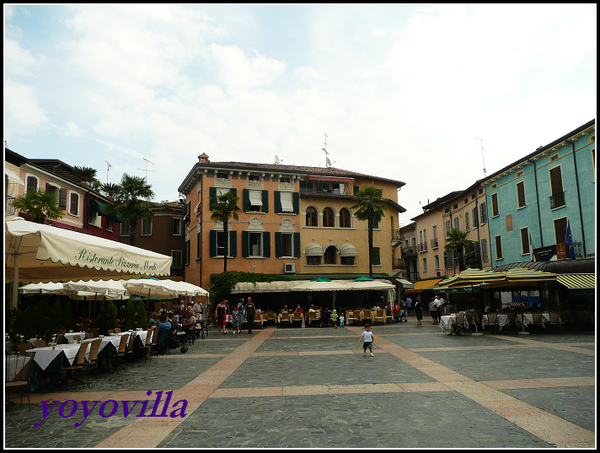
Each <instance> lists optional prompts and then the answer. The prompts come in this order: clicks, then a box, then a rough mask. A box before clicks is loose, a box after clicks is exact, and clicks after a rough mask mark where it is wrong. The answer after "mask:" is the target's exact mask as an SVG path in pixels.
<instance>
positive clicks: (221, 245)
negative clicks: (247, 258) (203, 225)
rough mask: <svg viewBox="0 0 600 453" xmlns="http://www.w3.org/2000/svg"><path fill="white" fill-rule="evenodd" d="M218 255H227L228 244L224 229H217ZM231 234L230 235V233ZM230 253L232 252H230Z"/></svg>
mask: <svg viewBox="0 0 600 453" xmlns="http://www.w3.org/2000/svg"><path fill="white" fill-rule="evenodd" d="M216 233H217V255H216V256H221V257H223V256H225V247H226V246H227V243H226V240H225V233H224V232H223V231H217V232H216ZM228 236H229V235H228ZM229 255H230V253H229Z"/></svg>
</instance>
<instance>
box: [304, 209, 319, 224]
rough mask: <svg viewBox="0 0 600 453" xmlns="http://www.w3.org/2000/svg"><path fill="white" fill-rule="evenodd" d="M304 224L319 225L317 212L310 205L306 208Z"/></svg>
mask: <svg viewBox="0 0 600 453" xmlns="http://www.w3.org/2000/svg"><path fill="white" fill-rule="evenodd" d="M306 226H312V227H316V226H319V214H318V213H317V210H316V209H315V208H313V207H312V206H311V207H309V208H307V209H306Z"/></svg>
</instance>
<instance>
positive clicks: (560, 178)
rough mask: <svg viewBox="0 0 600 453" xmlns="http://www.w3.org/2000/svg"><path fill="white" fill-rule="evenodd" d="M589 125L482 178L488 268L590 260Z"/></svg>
mask: <svg viewBox="0 0 600 453" xmlns="http://www.w3.org/2000/svg"><path fill="white" fill-rule="evenodd" d="M595 137H596V123H595V120H592V121H590V122H588V123H586V124H584V125H582V126H580V127H579V128H577V129H575V130H574V131H572V132H569V133H568V134H566V135H564V136H562V137H561V138H559V139H557V140H555V141H554V142H552V143H550V144H549V145H546V146H541V147H539V148H538V149H537V150H536V151H535V152H533V153H531V154H529V155H528V156H525V157H523V158H522V159H520V160H518V161H516V162H514V163H512V164H510V165H508V166H507V167H505V168H503V169H502V170H500V171H498V172H496V173H494V174H493V175H490V176H489V177H487V178H486V179H485V180H484V181H483V182H482V184H483V185H484V186H485V189H486V200H487V207H488V208H487V209H488V219H489V223H488V225H489V233H490V246H491V259H492V268H494V267H497V266H503V265H507V264H510V263H517V262H523V261H532V260H533V259H535V260H536V261H549V260H562V259H577V258H587V257H594V255H595V246H596V244H595V231H596V212H595V194H596V190H595V180H596V158H595V149H596V148H595Z"/></svg>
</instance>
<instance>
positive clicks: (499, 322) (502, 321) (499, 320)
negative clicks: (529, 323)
mask: <svg viewBox="0 0 600 453" xmlns="http://www.w3.org/2000/svg"><path fill="white" fill-rule="evenodd" d="M508 324H510V320H509V319H508V315H506V314H503V313H498V314H497V315H496V323H495V324H493V323H490V322H489V321H488V315H487V314H485V315H483V316H482V317H481V328H482V329H485V326H486V325H487V326H491V325H496V326H498V327H500V330H502V328H503V327H504V326H507V325H508Z"/></svg>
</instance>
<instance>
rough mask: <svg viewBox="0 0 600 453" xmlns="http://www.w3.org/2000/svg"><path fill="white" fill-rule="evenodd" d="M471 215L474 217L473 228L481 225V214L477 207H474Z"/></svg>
mask: <svg viewBox="0 0 600 453" xmlns="http://www.w3.org/2000/svg"><path fill="white" fill-rule="evenodd" d="M471 217H473V228H477V227H478V226H479V214H478V213H477V208H473V210H472V211H471Z"/></svg>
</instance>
